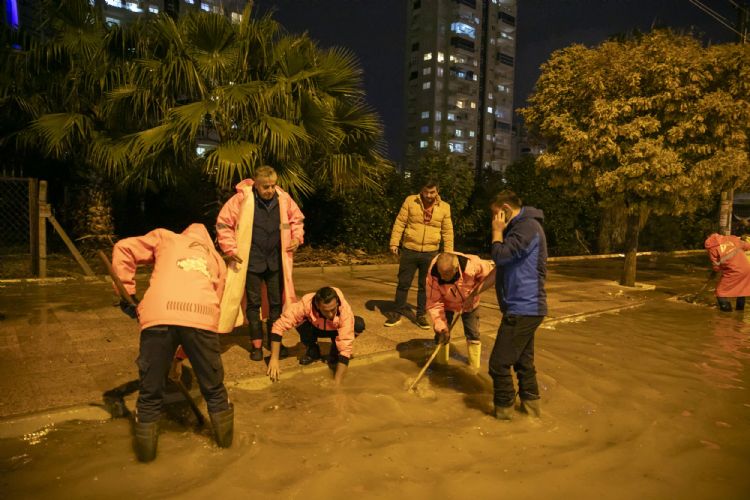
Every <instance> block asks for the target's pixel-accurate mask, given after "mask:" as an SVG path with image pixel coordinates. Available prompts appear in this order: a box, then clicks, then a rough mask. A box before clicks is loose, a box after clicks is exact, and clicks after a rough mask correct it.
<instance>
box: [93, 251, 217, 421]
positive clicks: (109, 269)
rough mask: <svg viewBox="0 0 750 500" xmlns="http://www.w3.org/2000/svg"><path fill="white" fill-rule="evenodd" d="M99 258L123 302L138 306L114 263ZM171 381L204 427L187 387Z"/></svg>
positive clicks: (101, 253) (104, 257) (105, 257)
mask: <svg viewBox="0 0 750 500" xmlns="http://www.w3.org/2000/svg"><path fill="white" fill-rule="evenodd" d="M98 254H99V258H100V259H101V260H102V262H103V263H104V266H105V267H106V268H107V272H108V273H109V277H110V278H112V283H114V284H115V288H117V292H118V295H119V296H120V298H121V299H122V300H124V301H125V302H127V303H128V304H130V305H133V306H134V305H136V303H135V301H134V300H133V298H132V297H131V296H130V294H129V293H128V291H127V290H125V285H123V284H122V281H120V277H119V276H117V274H116V273H115V270H114V269H112V263H111V262H110V261H109V258H107V256H106V255H105V253H104V252H102V251H101V250H99V252H98ZM169 380H171V381H172V382H173V383H174V385H175V386H177V389H178V390H179V391H180V393H182V395H183V396H184V397H185V399H186V400H187V402H188V404H189V405H190V409H191V410H193V413H195V418H196V419H197V420H198V425H199V426H202V425H203V424H205V423H206V419H205V418H204V417H203V413H201V411H200V409H199V408H198V405H196V404H195V401H193V398H192V397H191V396H190V393H189V392H188V390H187V388H186V387H185V385H184V384H183V383H182V381H181V380H174V379H171V378H170V379H169Z"/></svg>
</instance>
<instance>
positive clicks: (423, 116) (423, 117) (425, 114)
mask: <svg viewBox="0 0 750 500" xmlns="http://www.w3.org/2000/svg"><path fill="white" fill-rule="evenodd" d="M429 117H430V112H429V111H422V119H425V118H429Z"/></svg>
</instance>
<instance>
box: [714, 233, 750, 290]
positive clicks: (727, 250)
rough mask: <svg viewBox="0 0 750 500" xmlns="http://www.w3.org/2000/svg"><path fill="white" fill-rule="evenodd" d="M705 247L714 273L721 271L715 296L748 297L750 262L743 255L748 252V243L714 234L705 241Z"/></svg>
mask: <svg viewBox="0 0 750 500" xmlns="http://www.w3.org/2000/svg"><path fill="white" fill-rule="evenodd" d="M705 247H706V251H708V256H709V258H710V259H711V265H712V266H713V268H714V271H721V279H720V280H719V284H718V285H717V286H716V296H717V297H748V296H750V260H748V257H747V256H746V255H745V253H744V252H745V251H746V250H750V243H747V242H745V241H742V240H741V239H739V238H738V237H737V236H722V235H720V234H717V233H714V234H712V235H711V236H709V237H708V238H707V239H706V243H705Z"/></svg>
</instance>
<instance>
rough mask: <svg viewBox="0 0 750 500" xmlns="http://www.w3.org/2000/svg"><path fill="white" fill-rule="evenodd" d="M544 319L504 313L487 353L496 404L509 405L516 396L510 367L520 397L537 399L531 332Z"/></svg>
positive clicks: (542, 317) (537, 389)
mask: <svg viewBox="0 0 750 500" xmlns="http://www.w3.org/2000/svg"><path fill="white" fill-rule="evenodd" d="M543 319H544V316H515V315H511V314H506V315H503V320H502V321H501V322H500V328H499V329H498V331H497V339H496V340H495V346H494V347H493V348H492V354H491V355H490V376H491V377H492V382H493V385H494V387H495V395H494V400H495V406H501V407H507V406H511V405H513V403H514V402H515V400H516V392H515V390H514V389H513V377H512V375H511V373H510V369H511V367H512V368H513V370H514V371H515V372H516V377H517V378H518V395H519V396H520V397H521V399H526V400H531V399H539V386H538V385H537V381H536V368H534V332H536V329H537V328H538V327H539V325H540V324H541V323H542V320H543Z"/></svg>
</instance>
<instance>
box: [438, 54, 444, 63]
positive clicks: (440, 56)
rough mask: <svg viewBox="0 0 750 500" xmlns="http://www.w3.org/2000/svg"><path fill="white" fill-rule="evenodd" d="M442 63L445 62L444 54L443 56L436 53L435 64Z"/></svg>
mask: <svg viewBox="0 0 750 500" xmlns="http://www.w3.org/2000/svg"><path fill="white" fill-rule="evenodd" d="M443 61H445V54H443V53H442V52H438V56H437V62H439V63H441V62H443Z"/></svg>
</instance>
